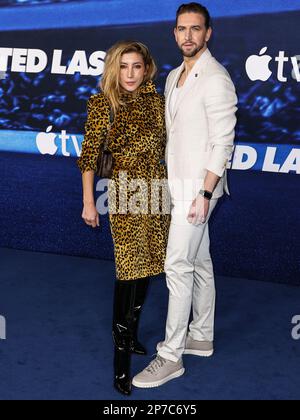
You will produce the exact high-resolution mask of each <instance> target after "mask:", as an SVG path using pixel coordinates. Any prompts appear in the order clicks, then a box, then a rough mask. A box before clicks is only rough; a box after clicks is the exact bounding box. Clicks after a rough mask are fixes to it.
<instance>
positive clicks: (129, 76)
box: [120, 52, 147, 93]
mask: <svg viewBox="0 0 300 420" xmlns="http://www.w3.org/2000/svg"><path fill="white" fill-rule="evenodd" d="M146 74H147V70H146V67H145V63H144V60H143V57H142V56H141V54H138V53H135V52H131V53H126V54H123V55H122V58H121V65H120V85H121V87H122V88H123V89H124V90H125V91H126V92H130V93H134V92H135V91H136V90H137V89H138V88H139V87H140V86H141V84H142V83H143V81H144V77H145V76H146Z"/></svg>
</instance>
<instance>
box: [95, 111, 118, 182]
mask: <svg viewBox="0 0 300 420" xmlns="http://www.w3.org/2000/svg"><path fill="white" fill-rule="evenodd" d="M113 122H114V112H113V110H111V111H110V117H109V126H108V129H107V130H106V133H105V140H104V142H103V144H101V146H100V150H99V155H98V159H97V170H96V175H97V176H99V177H100V178H108V179H110V178H111V177H112V174H113V169H114V165H115V162H114V158H113V155H112V153H111V151H110V150H108V134H109V131H110V129H111V126H112V124H113Z"/></svg>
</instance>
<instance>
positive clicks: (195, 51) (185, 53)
mask: <svg viewBox="0 0 300 420" xmlns="http://www.w3.org/2000/svg"><path fill="white" fill-rule="evenodd" d="M204 47H205V43H204V44H202V45H200V46H199V47H195V49H193V50H192V51H189V52H186V51H184V49H183V48H180V51H181V52H182V54H183V56H184V57H188V58H192V57H195V56H196V55H197V54H198V52H200V51H201V50H202V49H203V48H204Z"/></svg>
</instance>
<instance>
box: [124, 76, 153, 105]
mask: <svg viewBox="0 0 300 420" xmlns="http://www.w3.org/2000/svg"><path fill="white" fill-rule="evenodd" d="M153 93H157V90H156V87H155V84H154V83H153V81H152V80H148V81H147V82H145V83H143V84H142V85H141V86H140V87H139V88H138V91H137V94H136V95H135V96H133V95H132V94H131V93H122V94H121V100H122V102H125V103H130V102H134V101H135V100H136V99H138V98H140V97H141V96H144V95H148V94H153Z"/></svg>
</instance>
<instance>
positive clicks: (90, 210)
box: [82, 203, 100, 228]
mask: <svg viewBox="0 0 300 420" xmlns="http://www.w3.org/2000/svg"><path fill="white" fill-rule="evenodd" d="M82 218H83V220H84V221H85V223H86V224H87V225H88V226H91V227H93V228H96V227H97V226H100V221H99V213H98V212H97V209H96V206H95V203H87V204H84V206H83V212H82Z"/></svg>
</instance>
